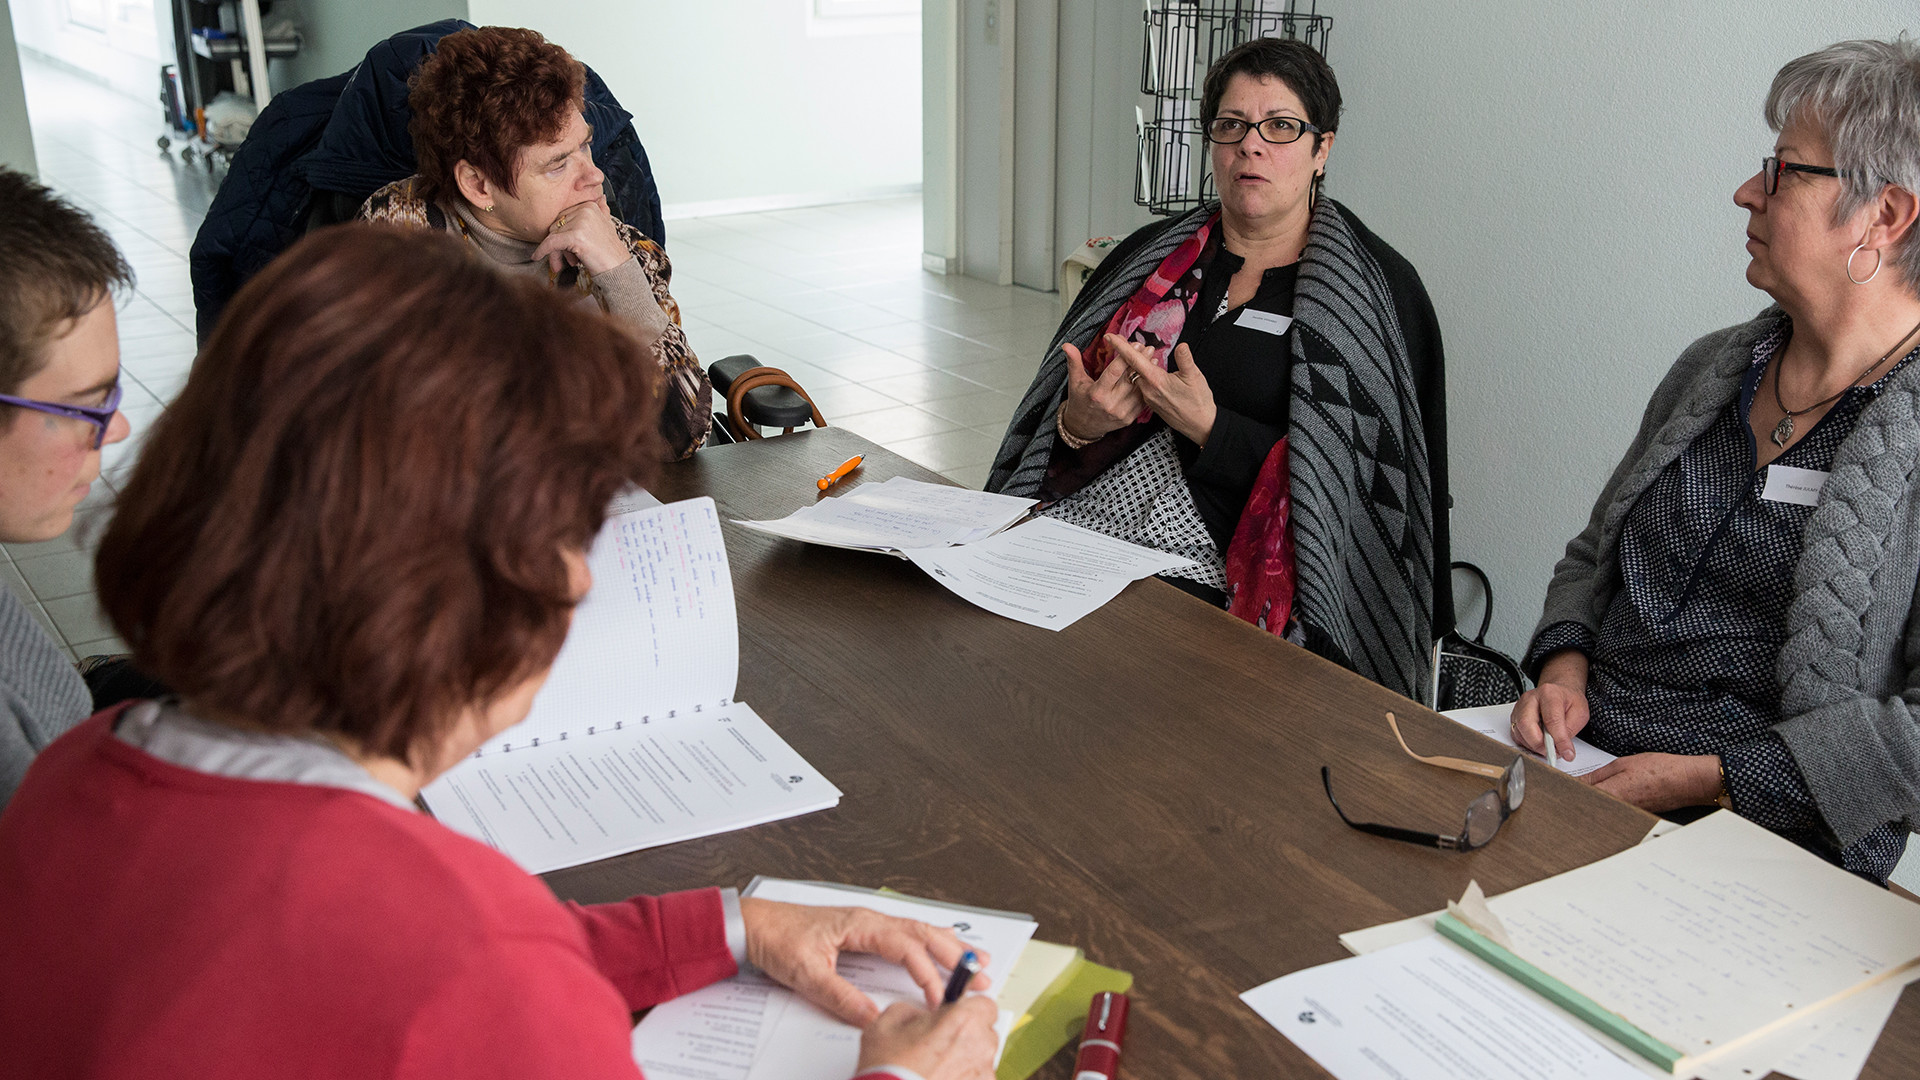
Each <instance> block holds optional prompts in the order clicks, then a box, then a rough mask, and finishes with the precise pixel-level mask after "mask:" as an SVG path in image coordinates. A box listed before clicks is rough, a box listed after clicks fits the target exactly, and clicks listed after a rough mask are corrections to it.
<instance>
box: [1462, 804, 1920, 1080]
mask: <svg viewBox="0 0 1920 1080" xmlns="http://www.w3.org/2000/svg"><path fill="white" fill-rule="evenodd" d="M1488 907H1489V908H1491V910H1492V911H1493V913H1494V915H1495V916H1497V917H1498V918H1499V920H1500V923H1501V925H1502V926H1503V927H1504V928H1505V930H1506V932H1507V935H1508V937H1509V938H1510V939H1511V941H1512V943H1513V952H1514V953H1516V954H1517V955H1519V956H1520V957H1521V958H1523V959H1525V960H1527V961H1528V962H1529V963H1532V964H1534V965H1536V966H1537V967H1539V968H1541V969H1542V970H1544V971H1546V972H1547V973H1548V974H1550V975H1552V976H1553V977H1555V978H1557V979H1559V980H1560V981H1562V982H1564V983H1566V984H1567V985H1568V986H1571V987H1572V988H1574V989H1575V990H1578V991H1579V992H1581V993H1583V994H1585V995H1586V996H1587V997H1589V998H1591V999H1592V1000H1594V1001H1595V1002H1598V1003H1599V1004H1600V1005H1602V1006H1603V1007H1605V1008H1607V1009H1609V1010H1611V1011H1613V1012H1616V1013H1618V1014H1620V1015H1621V1016H1623V1017H1625V1018H1626V1019H1627V1020H1628V1021H1630V1022H1632V1023H1633V1024H1634V1025H1636V1026H1637V1027H1639V1028H1640V1029H1641V1030H1642V1031H1645V1032H1646V1033H1648V1034H1650V1035H1652V1036H1654V1037H1656V1038H1658V1039H1660V1040H1661V1041H1663V1042H1665V1043H1667V1044H1668V1045H1670V1046H1672V1047H1674V1048H1675V1049H1677V1050H1679V1051H1681V1052H1682V1053H1684V1054H1687V1055H1689V1056H1690V1057H1695V1058H1698V1057H1702V1056H1706V1055H1712V1054H1715V1053H1718V1052H1720V1051H1722V1050H1724V1049H1725V1048H1727V1047H1729V1046H1733V1045H1737V1044H1738V1043H1739V1042H1740V1041H1741V1040H1743V1039H1746V1038H1748V1037H1750V1036H1753V1035H1756V1034H1758V1033H1761V1032H1764V1031H1767V1030H1769V1029H1771V1028H1773V1027H1775V1026H1776V1025H1781V1024H1786V1023H1789V1022H1791V1021H1792V1020H1793V1019H1794V1018H1796V1017H1798V1016H1801V1015H1804V1014H1805V1013H1806V1012H1807V1010H1809V1009H1812V1008H1816V1007H1818V1006H1820V1005H1822V1004H1824V1003H1827V1002H1829V1001H1833V1000H1836V999H1840V998H1842V997H1843V996H1844V995H1846V994H1848V993H1850V992H1852V991H1855V990H1858V989H1860V988H1862V987H1864V986H1867V985H1870V984H1871V983H1873V982H1875V981H1877V980H1881V979H1886V978H1891V977H1896V976H1897V975H1898V973H1899V972H1900V971H1901V969H1903V968H1905V967H1906V966H1907V965H1909V964H1910V963H1912V962H1914V961H1915V960H1917V959H1920V905H1916V904H1912V903H1909V902H1908V901H1905V900H1903V899H1901V898H1900V897H1897V896H1894V895H1893V894H1891V893H1889V892H1887V891H1886V890H1884V889H1877V888H1875V887H1873V886H1872V885H1870V884H1868V883H1867V882H1865V881H1862V880H1861V879H1859V878H1857V877H1854V876H1853V875H1851V874H1849V873H1847V872H1846V871H1844V870H1841V869H1840V868H1838V867H1836V866H1833V865H1831V864H1829V863H1827V862H1825V861H1824V860H1822V859H1820V858H1819V857H1818V856H1816V855H1813V854H1812V853H1810V852H1808V851H1806V850H1804V849H1802V848H1800V847H1799V846H1797V845H1795V844H1793V843H1792V842H1791V841H1788V840H1785V839H1782V838H1781V837H1779V836H1776V835H1775V834H1773V833H1771V832H1769V831H1767V830H1766V829H1764V828H1762V827H1760V826H1758V825H1755V824H1753V823H1752V822H1749V821H1747V820H1746V819H1744V818H1741V817H1739V816H1738V815H1735V814H1732V813H1730V812H1726V811H1721V812H1718V813H1714V814H1711V815H1709V816H1707V817H1705V818H1702V819H1701V820H1699V821H1697V822H1694V823H1693V824H1691V825H1688V826H1685V827H1684V828H1681V829H1677V830H1675V831H1674V832H1672V833H1671V834H1669V835H1667V836H1664V837H1662V838H1661V839H1660V840H1658V841H1656V842H1654V843H1651V844H1642V845H1640V846H1638V847H1634V848H1630V849H1628V850H1627V851H1624V852H1621V853H1620V854H1618V855H1614V856H1612V857H1610V858H1607V859H1602V860H1600V861H1599V862H1596V863H1592V864H1590V865H1588V866H1584V867H1581V868H1580V869H1578V870H1573V871H1569V872H1567V873H1565V874H1561V875H1558V876H1557V877H1552V878H1548V879H1546V880H1544V881H1539V882H1535V883H1534V884H1532V885H1527V886H1524V887H1522V888H1519V889H1515V890H1513V891H1512V892H1509V893H1505V894H1503V895H1500V896H1496V897H1494V898H1492V899H1491V900H1489V901H1488Z"/></svg>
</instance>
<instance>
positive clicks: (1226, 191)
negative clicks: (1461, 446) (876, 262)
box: [986, 38, 1453, 698]
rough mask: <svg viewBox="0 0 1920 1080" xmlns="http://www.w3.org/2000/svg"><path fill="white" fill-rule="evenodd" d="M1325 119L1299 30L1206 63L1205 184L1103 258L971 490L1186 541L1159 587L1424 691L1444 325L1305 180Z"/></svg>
mask: <svg viewBox="0 0 1920 1080" xmlns="http://www.w3.org/2000/svg"><path fill="white" fill-rule="evenodd" d="M1339 117H1340V88H1339V84H1338V83H1337V82H1336V81H1335V79H1334V75H1333V70H1332V69H1331V68H1329V67H1328V66H1327V63H1326V61H1325V60H1324V59H1322V58H1321V57H1320V55H1319V54H1318V53H1317V52H1315V51H1314V50H1313V49H1312V48H1311V47H1309V46H1307V45H1305V44H1303V43H1301V42H1298V41H1288V40H1280V39H1274V38H1263V39H1260V40H1257V41H1253V42H1249V43H1248V44H1245V45H1242V46H1240V47H1239V48H1236V49H1234V50H1233V51H1232V52H1229V53H1228V54H1227V55H1226V56H1224V57H1222V58H1221V59H1220V61H1219V62H1218V63H1216V64H1215V65H1214V66H1213V69H1212V70H1211V71H1209V72H1208V73H1207V78H1206V83H1205V86H1204V91H1203V96H1202V101H1201V120H1202V124H1203V126H1204V128H1205V131H1206V136H1207V141H1208V143H1209V146H1210V149H1211V153H1212V166H1213V176H1214V178H1215V181H1216V182H1217V184H1218V187H1219V191H1220V202H1219V203H1218V204H1217V205H1206V206H1202V207H1200V208H1199V209H1197V210H1194V211H1192V212H1191V213H1188V214H1184V215H1182V216H1179V217H1175V218H1171V219H1169V220H1166V221H1161V222H1156V223H1154V224H1152V225H1148V226H1146V227H1145V228H1142V229H1140V230H1139V231H1137V232H1135V233H1134V234H1133V235H1132V236H1129V237H1128V238H1127V239H1126V240H1125V241H1123V242H1122V243H1121V244H1120V245H1119V246H1118V247H1116V248H1114V249H1113V251H1112V252H1111V253H1110V254H1109V255H1108V256H1107V258H1106V260H1105V261H1104V262H1103V263H1102V264H1101V266H1100V269H1099V270H1098V271H1097V272H1096V273H1095V274H1094V276H1093V277H1092V278H1091V279H1090V280H1089V281H1088V282H1087V285H1086V287H1085V289H1084V290H1083V291H1082V292H1081V294H1080V296H1079V297H1078V299H1076V300H1075V302H1074V304H1073V306H1072V307H1071V308H1070V309H1069V310H1068V312H1067V316H1066V318H1065V320H1063V321H1062V323H1061V325H1060V329H1059V331H1058V332H1057V333H1056V334H1055V336H1054V340H1053V343H1052V345H1051V347H1050V348H1049V349H1048V352H1047V357H1046V359H1045V361H1044V362H1043V363H1042V364H1041V366H1040V371H1039V373H1038V374H1037V375H1036V376H1035V377H1034V381H1033V385H1032V386H1031V387H1030V388H1029V389H1028V390H1027V394H1026V397H1025V398H1024V399H1022V401H1021V403H1020V405H1019V406H1018V408H1017V409H1016V410H1015V413H1014V417H1013V421H1012V423H1011V424H1010V425H1009V427H1008V429H1007V436H1006V439H1005V441H1004V442H1003V443H1002V444H1001V446H1000V450H999V453H998V454H997V455H996V458H995V461H994V466H993V471H992V472H991V474H990V475H989V477H988V480H987V485H986V486H987V489H988V490H990V491H1002V492H1006V493H1009V494H1015V495H1028V496H1032V497H1034V498H1038V499H1041V500H1044V503H1045V507H1044V509H1043V512H1044V513H1047V514H1049V515H1052V516H1055V517H1059V518H1062V519H1063V520H1067V521H1070V522H1074V523H1076V524H1080V525H1084V526H1087V527H1089V528H1092V529H1096V530H1098V531H1100V532H1103V533H1106V534H1108V535H1111V536H1117V537H1119V538H1121V539H1124V540H1130V541H1133V542H1135V543H1139V544H1144V545H1147V546H1149V547H1153V548H1157V549H1160V550H1163V551H1169V552H1173V553H1176V554H1180V555H1185V556H1187V557H1188V558H1190V559H1191V560H1193V565H1192V566H1189V567H1184V568H1181V569H1178V570H1174V571H1171V572H1169V574H1168V575H1166V576H1167V578H1168V580H1169V581H1170V582H1171V583H1172V584H1174V585H1177V586H1179V587H1180V588H1182V589H1185V590H1186V591H1188V592H1190V593H1193V594H1194V595H1196V596H1200V597H1202V598H1203V599H1207V600H1209V601H1211V602H1213V603H1216V604H1220V605H1222V606H1225V607H1227V608H1228V609H1229V610H1231V611H1232V612H1233V613H1234V614H1236V615H1238V616H1240V617H1241V618H1243V619H1246V620H1248V621H1250V622H1253V623H1255V624H1257V625H1261V626H1264V627H1265V628H1267V629H1269V630H1271V631H1273V632H1274V633H1276V634H1283V635H1285V636H1286V637H1287V638H1288V639H1289V640H1292V641H1294V642H1296V643H1300V644H1304V645H1306V646H1307V647H1308V648H1310V649H1312V650H1313V651H1315V652H1317V653H1320V654H1321V655H1323V656H1327V657H1329V658H1331V659H1334V660H1336V661H1338V662H1340V663H1342V664H1344V665H1346V666H1348V667H1350V668H1352V669H1353V670H1355V671H1357V672H1359V673H1360V674H1362V675H1365V676H1366V677H1367V678H1370V679H1373V680H1374V681H1376V682H1379V683H1381V684H1383V685H1385V686H1387V687H1388V688H1390V689H1393V690H1397V691H1399V692H1400V693H1403V694H1406V695H1408V696H1410V697H1417V698H1425V697H1426V696H1427V682H1428V679H1429V677H1430V675H1431V670H1432V669H1431V652H1432V648H1433V642H1434V637H1435V634H1436V633H1437V632H1443V631H1445V630H1447V629H1450V628H1451V626H1452V621H1453V604H1452V593H1451V590H1450V589H1449V588H1448V587H1447V583H1446V578H1447V572H1448V571H1447V567H1448V557H1447V518H1446V507H1445V505H1444V503H1445V493H1446V490H1447V487H1446V419H1445V417H1446V413H1445V403H1446V399H1445V391H1444V384H1443V381H1442V372H1441V349H1440V332H1439V327H1438V325H1437V324H1436V320H1435V318H1434V313H1433V305H1432V304H1431V303H1430V302H1429V301H1428V299H1427V293H1426V289H1425V287H1424V286H1422V285H1421V283H1420V276H1419V274H1417V273H1416V272H1415V271H1414V269H1413V267H1412V266H1411V265H1410V264H1409V263H1408V262H1407V261H1406V260H1405V259H1404V258H1402V257H1401V256H1400V254H1399V253H1398V252H1396V251H1394V250H1393V249H1392V248H1391V247H1388V246H1387V245H1386V243H1385V242H1384V241H1382V240H1381V239H1380V238H1379V237H1377V236H1375V235H1374V234H1373V233H1372V232H1370V231H1368V230H1367V228H1366V226H1364V225H1362V224H1361V223H1360V221H1359V219H1358V218H1356V217H1354V215H1353V214H1352V213H1351V212H1350V211H1348V210H1347V209H1346V208H1344V207H1342V206H1340V205H1339V204H1337V203H1335V202H1334V201H1333V200H1331V199H1327V198H1321V197H1320V186H1321V181H1322V179H1323V177H1324V176H1325V170H1326V164H1327V157H1328V154H1329V152H1330V151H1331V150H1332V148H1333V141H1334V131H1335V129H1336V128H1337V127H1338V126H1339ZM1307 136H1311V138H1308V137H1307Z"/></svg>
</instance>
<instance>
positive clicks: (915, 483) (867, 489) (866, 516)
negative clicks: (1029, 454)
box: [737, 476, 1034, 554]
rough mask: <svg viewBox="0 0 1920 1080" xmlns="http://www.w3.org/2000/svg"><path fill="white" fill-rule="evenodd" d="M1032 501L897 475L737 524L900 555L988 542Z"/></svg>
mask: <svg viewBox="0 0 1920 1080" xmlns="http://www.w3.org/2000/svg"><path fill="white" fill-rule="evenodd" d="M1033 505H1034V500H1033V499H1016V498H1014V497H1013V496H1011V495H996V494H994V493H993V492H990V491H974V490H972V489H970V488H963V487H954V486H953V485H951V484H929V483H926V482H925V481H921V480H910V479H908V478H906V477H904V476H896V477H893V478H892V479H889V480H887V481H886V482H885V483H880V484H862V485H860V486H859V487H857V488H854V489H853V490H852V491H849V492H847V493H846V494H844V495H837V496H834V497H832V498H825V499H821V500H820V501H818V502H816V503H813V504H812V505H810V506H803V507H801V508H800V509H798V510H795V511H794V512H793V513H791V514H788V515H787V516H786V517H783V518H780V519H778V520H776V521H741V522H737V524H740V525H744V526H746V527H747V528H749V529H755V530H758V531H760V532H763V533H770V534H772V535H774V536H784V537H787V538H788V539H790V540H804V541H806V542H807V543H810V544H823V545H826V546H828V547H844V548H853V549H855V550H859V551H885V552H893V553H896V554H897V553H899V552H901V551H905V550H907V549H909V548H924V547H940V546H945V545H948V544H967V543H972V542H973V541H975V540H984V539H986V538H987V537H989V536H992V535H993V534H994V533H997V532H999V531H1000V530H1002V529H1004V528H1006V527H1007V526H1009V525H1011V524H1013V523H1014V522H1016V521H1019V520H1020V519H1021V518H1023V517H1025V516H1026V514H1027V511H1028V510H1030V509H1032V508H1033Z"/></svg>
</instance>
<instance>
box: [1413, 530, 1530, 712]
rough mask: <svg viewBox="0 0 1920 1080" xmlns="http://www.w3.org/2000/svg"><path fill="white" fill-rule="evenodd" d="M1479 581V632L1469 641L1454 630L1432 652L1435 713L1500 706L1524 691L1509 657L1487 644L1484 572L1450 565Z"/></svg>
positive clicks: (1489, 617) (1489, 602)
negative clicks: (1482, 599)
mask: <svg viewBox="0 0 1920 1080" xmlns="http://www.w3.org/2000/svg"><path fill="white" fill-rule="evenodd" d="M1453 569H1454V570H1455V571H1460V570H1464V571H1466V572H1467V573H1469V574H1472V575H1473V576H1474V577H1476V578H1479V579H1480V589H1481V592H1482V593H1483V594H1484V595H1485V597H1486V604H1485V606H1484V607H1483V608H1482V610H1481V614H1480V632H1479V633H1477V634H1475V635H1474V636H1473V638H1472V639H1471V640H1469V639H1468V638H1466V637H1463V636H1462V635H1461V633H1460V631H1459V629H1458V628H1457V627H1456V628H1455V629H1453V630H1449V631H1448V632H1447V634H1446V636H1444V637H1442V638H1441V639H1440V643H1439V645H1438V646H1437V647H1436V649H1435V652H1436V653H1437V654H1438V662H1437V663H1436V664H1435V665H1434V679H1433V683H1434V702H1433V707H1434V709H1435V710H1436V711H1444V710H1447V709H1472V708H1478V707H1480V706H1483V705H1504V704H1506V703H1507V702H1509V701H1513V700H1515V699H1517V698H1519V696H1520V694H1521V692H1522V691H1524V690H1525V689H1526V688H1527V679H1526V676H1525V675H1522V674H1521V673H1520V665H1519V664H1518V663H1516V662H1515V661H1514V659H1513V657H1511V656H1508V655H1507V654H1506V653H1503V652H1501V651H1500V650H1499V649H1496V648H1494V647H1492V646H1491V645H1488V644H1487V627H1488V626H1489V625H1490V624H1491V623H1492V622H1493V583H1492V582H1490V581H1488V580H1487V575H1486V572H1485V571H1483V570H1481V569H1480V568H1479V567H1478V566H1475V565H1473V564H1472V563H1470V562H1457V563H1454V564H1453Z"/></svg>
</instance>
